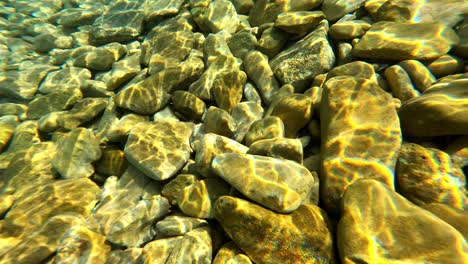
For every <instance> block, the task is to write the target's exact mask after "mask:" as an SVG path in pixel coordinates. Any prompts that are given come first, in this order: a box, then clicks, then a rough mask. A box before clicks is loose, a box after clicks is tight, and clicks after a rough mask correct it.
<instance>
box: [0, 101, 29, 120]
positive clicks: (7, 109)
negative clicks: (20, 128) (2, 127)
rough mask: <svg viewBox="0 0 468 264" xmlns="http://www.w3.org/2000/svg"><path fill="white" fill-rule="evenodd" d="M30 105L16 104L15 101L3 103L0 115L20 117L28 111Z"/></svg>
mask: <svg viewBox="0 0 468 264" xmlns="http://www.w3.org/2000/svg"><path fill="white" fill-rule="evenodd" d="M27 110H28V107H27V106H26V105H24V104H15V103H1V104H0V117H2V116H6V115H16V116H19V117H21V118H22V117H24V114H25V113H26V112H27Z"/></svg>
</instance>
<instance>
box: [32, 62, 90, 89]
mask: <svg viewBox="0 0 468 264" xmlns="http://www.w3.org/2000/svg"><path fill="white" fill-rule="evenodd" d="M87 79H91V72H90V71H89V70H88V69H85V68H80V67H66V68H64V69H61V70H58V71H53V72H49V73H48V74H47V76H46V77H45V79H44V81H43V82H42V83H41V85H40V86H39V92H41V93H42V94H48V93H51V92H56V91H64V90H76V89H80V87H81V82H82V81H84V80H87Z"/></svg>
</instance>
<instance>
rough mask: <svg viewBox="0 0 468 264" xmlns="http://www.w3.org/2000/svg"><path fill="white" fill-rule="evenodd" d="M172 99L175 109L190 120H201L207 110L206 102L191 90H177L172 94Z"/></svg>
mask: <svg viewBox="0 0 468 264" xmlns="http://www.w3.org/2000/svg"><path fill="white" fill-rule="evenodd" d="M171 100H172V103H173V105H174V108H175V110H176V111H178V112H180V113H181V114H182V115H183V116H184V117H186V118H187V119H188V120H195V121H200V120H201V118H202V116H203V114H204V113H205V111H206V105H205V102H203V101H202V100H201V99H200V98H198V97H196V96H195V95H194V94H192V93H191V92H187V91H175V92H174V93H172V95H171Z"/></svg>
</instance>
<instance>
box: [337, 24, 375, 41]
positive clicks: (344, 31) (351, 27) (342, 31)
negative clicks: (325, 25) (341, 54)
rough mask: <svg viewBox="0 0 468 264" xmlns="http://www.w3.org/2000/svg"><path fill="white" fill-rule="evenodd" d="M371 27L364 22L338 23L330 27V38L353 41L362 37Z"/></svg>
mask: <svg viewBox="0 0 468 264" xmlns="http://www.w3.org/2000/svg"><path fill="white" fill-rule="evenodd" d="M370 27H371V25H370V24H369V23H367V22H366V21H363V20H350V21H343V22H336V23H335V24H333V25H332V26H331V27H330V31H329V33H330V37H332V38H334V39H339V40H352V39H354V38H360V37H362V36H363V35H364V34H365V33H366V31H367V30H369V28H370Z"/></svg>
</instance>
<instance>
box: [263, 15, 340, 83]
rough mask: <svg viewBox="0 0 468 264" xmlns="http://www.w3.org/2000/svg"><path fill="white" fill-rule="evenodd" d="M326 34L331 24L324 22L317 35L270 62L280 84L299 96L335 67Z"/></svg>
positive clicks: (300, 42) (312, 34)
mask: <svg viewBox="0 0 468 264" xmlns="http://www.w3.org/2000/svg"><path fill="white" fill-rule="evenodd" d="M327 34H328V22H327V21H326V20H323V21H322V22H321V23H320V25H319V26H318V27H317V28H316V29H314V31H312V32H311V33H309V34H308V35H307V36H305V37H304V38H303V39H301V40H299V41H298V42H296V43H295V44H293V45H292V46H291V47H289V48H287V49H285V50H283V51H282V52H280V53H279V54H278V55H276V57H274V58H273V59H272V60H271V61H270V67H271V69H272V70H273V72H274V74H275V75H276V77H277V78H278V79H279V80H280V81H281V83H283V84H286V83H289V84H292V85H293V86H294V88H295V89H296V91H297V92H298V91H303V90H305V89H307V88H308V87H307V86H308V85H310V83H311V82H312V80H313V78H314V77H315V76H317V75H319V74H322V73H325V72H327V71H329V70H330V69H331V68H332V67H333V64H334V63H335V54H334V53H333V49H332V47H331V46H330V43H329V42H328V39H327Z"/></svg>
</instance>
